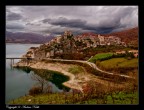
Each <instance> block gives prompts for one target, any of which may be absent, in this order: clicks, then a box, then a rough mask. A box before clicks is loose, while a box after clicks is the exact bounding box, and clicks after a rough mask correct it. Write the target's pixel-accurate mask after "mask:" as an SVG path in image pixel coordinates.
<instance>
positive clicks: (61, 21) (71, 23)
mask: <svg viewBox="0 0 144 110" xmlns="http://www.w3.org/2000/svg"><path fill="white" fill-rule="evenodd" d="M43 23H49V24H52V25H60V26H61V27H77V28H79V27H83V26H84V25H85V24H86V21H84V20H81V19H67V18H64V17H60V18H58V19H44V20H43Z"/></svg>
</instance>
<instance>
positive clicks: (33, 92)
mask: <svg viewBox="0 0 144 110" xmlns="http://www.w3.org/2000/svg"><path fill="white" fill-rule="evenodd" d="M41 93H42V89H41V87H32V88H31V89H30V90H29V95H37V94H41Z"/></svg>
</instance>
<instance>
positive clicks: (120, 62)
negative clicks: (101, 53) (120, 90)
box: [99, 58, 138, 69]
mask: <svg viewBox="0 0 144 110" xmlns="http://www.w3.org/2000/svg"><path fill="white" fill-rule="evenodd" d="M99 65H100V66H102V67H103V68H105V69H108V68H111V69H114V68H135V67H138V58H133V59H130V60H128V59H126V58H112V59H109V60H105V61H101V62H100V64H99Z"/></svg>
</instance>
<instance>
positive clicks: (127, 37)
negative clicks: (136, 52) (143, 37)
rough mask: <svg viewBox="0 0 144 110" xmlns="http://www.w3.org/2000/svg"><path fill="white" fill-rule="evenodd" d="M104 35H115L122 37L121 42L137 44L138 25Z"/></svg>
mask: <svg viewBox="0 0 144 110" xmlns="http://www.w3.org/2000/svg"><path fill="white" fill-rule="evenodd" d="M103 35H104V36H110V35H112V36H117V37H120V38H121V39H122V41H123V42H125V43H128V44H130V45H134V46H138V27H135V28H132V29H127V30H124V31H120V32H114V33H110V34H103Z"/></svg>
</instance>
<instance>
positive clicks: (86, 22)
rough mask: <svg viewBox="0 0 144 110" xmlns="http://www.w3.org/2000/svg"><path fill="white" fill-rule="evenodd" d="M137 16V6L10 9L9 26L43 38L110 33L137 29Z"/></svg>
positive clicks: (10, 7)
mask: <svg viewBox="0 0 144 110" xmlns="http://www.w3.org/2000/svg"><path fill="white" fill-rule="evenodd" d="M137 13H138V6H8V7H6V15H7V19H6V24H7V25H8V27H7V28H11V30H13V29H12V27H13V28H14V29H15V30H16V28H17V31H19V30H20V29H19V28H21V30H25V31H28V32H30V31H31V32H40V33H44V34H47V33H55V34H61V33H63V31H65V30H67V29H68V30H72V31H73V33H83V32H94V33H110V32H115V31H119V30H124V29H127V28H132V27H136V26H138V14H137ZM16 22H18V24H19V25H17V24H16Z"/></svg>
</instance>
